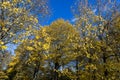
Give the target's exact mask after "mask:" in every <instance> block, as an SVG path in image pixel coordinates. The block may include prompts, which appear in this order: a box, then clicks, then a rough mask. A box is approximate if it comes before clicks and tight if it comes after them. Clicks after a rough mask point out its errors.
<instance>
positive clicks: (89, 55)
mask: <svg viewBox="0 0 120 80" xmlns="http://www.w3.org/2000/svg"><path fill="white" fill-rule="evenodd" d="M89 1H91V0H89ZM89 1H88V0H85V1H82V0H79V2H78V4H81V5H78V7H77V8H78V10H76V16H77V19H78V20H77V21H76V27H77V29H78V30H79V32H80V35H81V36H82V37H81V39H82V43H83V48H82V49H83V50H82V51H83V52H82V53H85V54H86V55H85V57H84V58H83V62H84V63H83V64H80V65H81V66H82V69H81V70H79V72H82V73H81V75H79V76H80V79H84V80H87V79H88V78H89V79H93V80H96V79H98V80H99V79H100V80H101V79H103V80H106V79H118V76H117V75H118V74H119V70H118V69H115V68H114V69H113V66H118V65H119V63H118V62H116V59H118V57H116V56H118V55H119V52H118V50H116V51H115V49H114V48H115V46H113V44H112V45H111V43H114V42H118V41H114V40H113V39H112V38H111V39H110V36H112V34H114V33H116V32H114V29H116V28H115V27H113V26H112V23H113V22H114V21H116V20H115V19H116V17H118V16H119V14H118V13H119V7H118V6H119V2H118V3H117V0H114V1H111V0H109V1H107V0H105V1H102V0H95V2H97V3H98V4H94V6H95V7H94V6H92V5H91V4H92V3H90V2H89ZM110 7H112V9H109V8H110ZM104 8H105V9H106V10H104ZM118 21H119V19H118ZM111 26H112V27H111ZM117 34H118V32H117ZM108 35H109V36H108ZM112 37H113V36H112ZM114 38H115V35H114ZM116 38H118V37H117V36H116ZM118 44H119V43H118ZM114 45H116V43H115V44H114ZM111 46H112V47H111ZM113 47H114V48H113ZM116 49H118V48H116ZM116 54H117V55H116ZM114 62H115V64H114ZM111 65H112V66H111ZM111 72H112V73H113V72H114V73H113V74H114V75H111V74H110V73H111ZM116 72H117V73H116ZM86 76H87V77H86ZM115 76H117V77H115Z"/></svg>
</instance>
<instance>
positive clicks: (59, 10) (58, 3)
mask: <svg viewBox="0 0 120 80" xmlns="http://www.w3.org/2000/svg"><path fill="white" fill-rule="evenodd" d="M75 1H76V0H49V8H50V10H51V15H50V17H46V19H45V20H44V21H43V22H42V25H43V26H44V25H50V23H52V22H53V21H55V20H57V19H60V18H62V19H64V20H69V21H70V22H71V21H72V20H73V19H74V15H73V13H72V11H71V6H72V5H74V3H75ZM8 46H9V48H8V50H10V51H11V52H12V53H14V49H16V46H15V45H12V44H8Z"/></svg>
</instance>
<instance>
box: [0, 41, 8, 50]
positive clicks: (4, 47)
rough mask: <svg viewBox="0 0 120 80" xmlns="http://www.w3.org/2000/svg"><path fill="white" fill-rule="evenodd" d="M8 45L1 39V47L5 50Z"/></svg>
mask: <svg viewBox="0 0 120 80" xmlns="http://www.w3.org/2000/svg"><path fill="white" fill-rule="evenodd" d="M6 48H7V46H5V45H4V42H3V41H1V40H0V49H2V50H5V49H6Z"/></svg>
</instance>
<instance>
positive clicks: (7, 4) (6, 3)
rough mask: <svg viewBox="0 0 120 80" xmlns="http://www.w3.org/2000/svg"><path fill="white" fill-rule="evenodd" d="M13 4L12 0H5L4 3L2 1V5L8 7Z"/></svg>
mask: <svg viewBox="0 0 120 80" xmlns="http://www.w3.org/2000/svg"><path fill="white" fill-rule="evenodd" d="M10 6H11V4H10V2H9V1H4V2H3V3H2V7H3V8H5V9H6V8H7V7H10Z"/></svg>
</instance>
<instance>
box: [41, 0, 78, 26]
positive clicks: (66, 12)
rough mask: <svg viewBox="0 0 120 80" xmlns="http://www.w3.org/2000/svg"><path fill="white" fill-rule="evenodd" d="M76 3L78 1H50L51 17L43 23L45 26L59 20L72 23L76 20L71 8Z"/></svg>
mask: <svg viewBox="0 0 120 80" xmlns="http://www.w3.org/2000/svg"><path fill="white" fill-rule="evenodd" d="M75 1H76V0H49V7H50V10H51V15H50V17H49V18H47V19H46V20H45V21H44V22H43V25H49V24H50V23H51V22H53V21H55V20H57V19H59V18H63V19H64V20H69V21H71V20H72V19H73V18H74V15H73V13H72V11H71V6H72V5H74V3H75Z"/></svg>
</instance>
